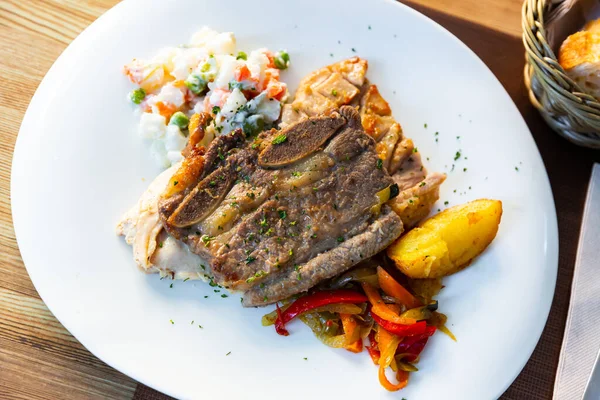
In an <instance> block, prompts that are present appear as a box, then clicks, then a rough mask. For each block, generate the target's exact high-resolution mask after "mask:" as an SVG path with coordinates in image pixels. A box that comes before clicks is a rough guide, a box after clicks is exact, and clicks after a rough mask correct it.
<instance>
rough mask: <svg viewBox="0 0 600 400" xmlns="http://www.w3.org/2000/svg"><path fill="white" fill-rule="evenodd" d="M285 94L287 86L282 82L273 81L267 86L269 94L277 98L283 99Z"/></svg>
mask: <svg viewBox="0 0 600 400" xmlns="http://www.w3.org/2000/svg"><path fill="white" fill-rule="evenodd" d="M284 95H285V86H284V85H283V84H282V83H281V82H274V81H271V82H270V83H269V86H267V96H268V97H270V98H272V99H275V100H281V99H282V98H283V96H284Z"/></svg>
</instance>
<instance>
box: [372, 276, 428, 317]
mask: <svg viewBox="0 0 600 400" xmlns="http://www.w3.org/2000/svg"><path fill="white" fill-rule="evenodd" d="M377 278H378V280H379V286H381V289H382V290H383V291H384V292H385V293H386V294H387V295H389V296H392V297H394V298H396V299H397V300H399V301H400V302H401V303H402V304H404V305H405V306H406V308H408V309H411V308H415V307H419V306H421V302H420V301H419V300H418V299H417V298H416V297H415V296H413V295H412V294H411V293H410V292H409V291H408V290H406V289H405V288H404V287H403V286H402V285H401V284H399V283H398V282H397V281H396V280H395V279H394V278H393V277H392V276H391V275H390V274H388V272H387V271H386V270H385V269H383V268H381V267H377Z"/></svg>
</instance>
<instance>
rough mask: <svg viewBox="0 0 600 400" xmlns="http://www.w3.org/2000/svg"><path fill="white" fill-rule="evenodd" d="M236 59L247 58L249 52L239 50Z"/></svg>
mask: <svg viewBox="0 0 600 400" xmlns="http://www.w3.org/2000/svg"><path fill="white" fill-rule="evenodd" d="M235 59H236V60H247V59H248V54H246V53H244V52H243V51H239V52H238V54H237V57H236V58H235Z"/></svg>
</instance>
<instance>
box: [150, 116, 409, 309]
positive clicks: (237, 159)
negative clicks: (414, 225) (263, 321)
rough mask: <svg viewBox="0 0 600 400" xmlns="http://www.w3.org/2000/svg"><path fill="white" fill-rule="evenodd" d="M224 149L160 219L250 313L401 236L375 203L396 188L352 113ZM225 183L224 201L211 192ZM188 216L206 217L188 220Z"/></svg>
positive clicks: (395, 221)
mask: <svg viewBox="0 0 600 400" xmlns="http://www.w3.org/2000/svg"><path fill="white" fill-rule="evenodd" d="M238 134H239V133H235V134H234V135H238ZM222 140H228V142H229V143H234V144H235V146H233V147H232V146H229V147H228V149H227V151H226V152H224V153H222V154H221V155H222V157H217V158H214V159H213V160H212V162H211V161H210V160H209V159H208V157H205V158H204V161H205V165H204V168H205V169H207V170H212V172H210V174H208V175H206V174H203V175H202V176H201V177H200V178H199V179H198V182H196V183H195V184H192V185H189V187H188V188H187V189H186V190H184V191H181V192H178V193H177V195H176V196H175V198H176V201H177V202H178V205H173V204H172V203H173V202H174V200H172V199H173V197H172V196H171V197H169V195H168V192H166V193H167V195H165V196H163V198H162V199H161V200H160V201H159V210H160V214H161V220H162V221H163V223H164V224H165V227H166V228H167V230H168V231H169V232H170V233H171V234H172V235H174V236H175V237H178V238H179V239H180V240H182V241H183V242H184V243H186V244H187V245H188V246H189V248H190V249H191V251H192V252H194V253H195V254H198V255H200V256H201V257H202V258H203V259H205V260H207V262H208V264H209V267H210V272H211V273H212V274H213V277H214V281H215V282H216V283H218V284H220V285H222V286H225V287H227V288H229V289H231V290H236V291H243V292H245V295H244V302H243V304H244V305H245V306H255V305H265V304H270V303H274V302H276V301H278V300H282V299H285V298H288V297H290V296H292V295H294V294H297V293H300V292H304V291H306V290H308V289H310V288H311V287H313V286H314V285H316V284H317V283H319V282H320V281H322V280H323V279H327V278H331V277H333V276H335V275H337V274H339V273H342V272H344V271H345V270H347V269H348V268H350V267H352V266H353V265H355V264H357V263H358V262H360V261H361V260H364V259H367V258H369V257H371V256H373V255H375V254H376V253H378V252H380V251H381V250H383V249H384V248H385V247H387V246H388V245H389V244H391V243H392V242H393V241H394V240H395V239H396V238H397V237H398V236H400V234H401V233H402V230H403V226H402V221H401V219H400V218H399V217H398V215H397V214H396V213H394V211H392V209H391V208H390V207H389V206H386V205H384V206H382V200H381V199H380V196H378V195H377V193H378V192H380V191H382V190H384V189H386V188H387V187H389V186H391V185H393V184H394V181H393V179H392V178H391V177H390V175H389V174H388V172H387V171H386V170H385V169H384V168H382V167H381V165H380V163H378V157H377V154H376V152H375V145H376V144H375V141H374V140H373V139H372V138H371V137H370V136H368V135H366V134H365V133H364V131H363V128H362V124H361V121H360V116H359V114H358V112H357V111H356V109H354V108H353V107H350V106H343V107H341V108H340V109H339V111H333V112H329V113H327V114H324V115H318V116H314V117H310V118H308V119H304V120H302V121H300V122H298V123H294V124H291V125H288V126H287V127H286V128H285V129H282V130H280V131H271V132H267V133H264V134H261V135H259V137H258V138H257V139H256V140H255V141H254V142H252V143H245V142H243V141H240V140H231V139H222ZM302 143H305V145H304V146H302V145H299V144H302ZM215 146H222V144H219V141H217V140H215V141H214V142H213V143H212V144H211V145H210V146H209V148H208V149H207V151H206V154H207V155H209V154H212V153H214V148H215ZM272 160H276V161H277V162H274V161H273V162H271V161H272ZM213 164H217V165H216V167H214V166H213ZM211 182H214V185H211ZM219 182H226V183H227V182H233V183H232V185H231V187H230V188H228V190H227V192H226V193H225V194H224V195H223V194H222V193H221V191H220V189H219V190H218V194H215V193H214V192H211V188H215V190H216V189H217V188H221V187H222V186H220V183H219ZM387 192H392V191H389V190H388V191H387ZM209 198H212V199H214V200H207V199H209ZM207 201H208V202H211V206H210V207H207V206H206V205H205V203H206V202H207ZM213 202H214V204H213ZM194 203H197V204H194ZM182 207H184V208H186V209H188V210H195V209H199V210H202V213H196V214H195V215H193V216H192V217H189V216H188V214H187V213H183V214H182V213H181V212H180V211H179V210H181V209H182ZM207 210H208V211H207ZM178 212H179V214H178ZM191 214H194V213H193V212H192V213H191ZM180 216H181V218H180ZM175 221H177V223H174V222H175Z"/></svg>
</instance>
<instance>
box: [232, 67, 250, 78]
mask: <svg viewBox="0 0 600 400" xmlns="http://www.w3.org/2000/svg"><path fill="white" fill-rule="evenodd" d="M250 76H251V74H250V70H249V69H248V67H247V66H246V65H245V64H243V65H240V66H238V67H237V68H236V70H235V73H234V75H233V77H234V79H235V80H236V81H238V82H242V81H245V80H247V79H250Z"/></svg>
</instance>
